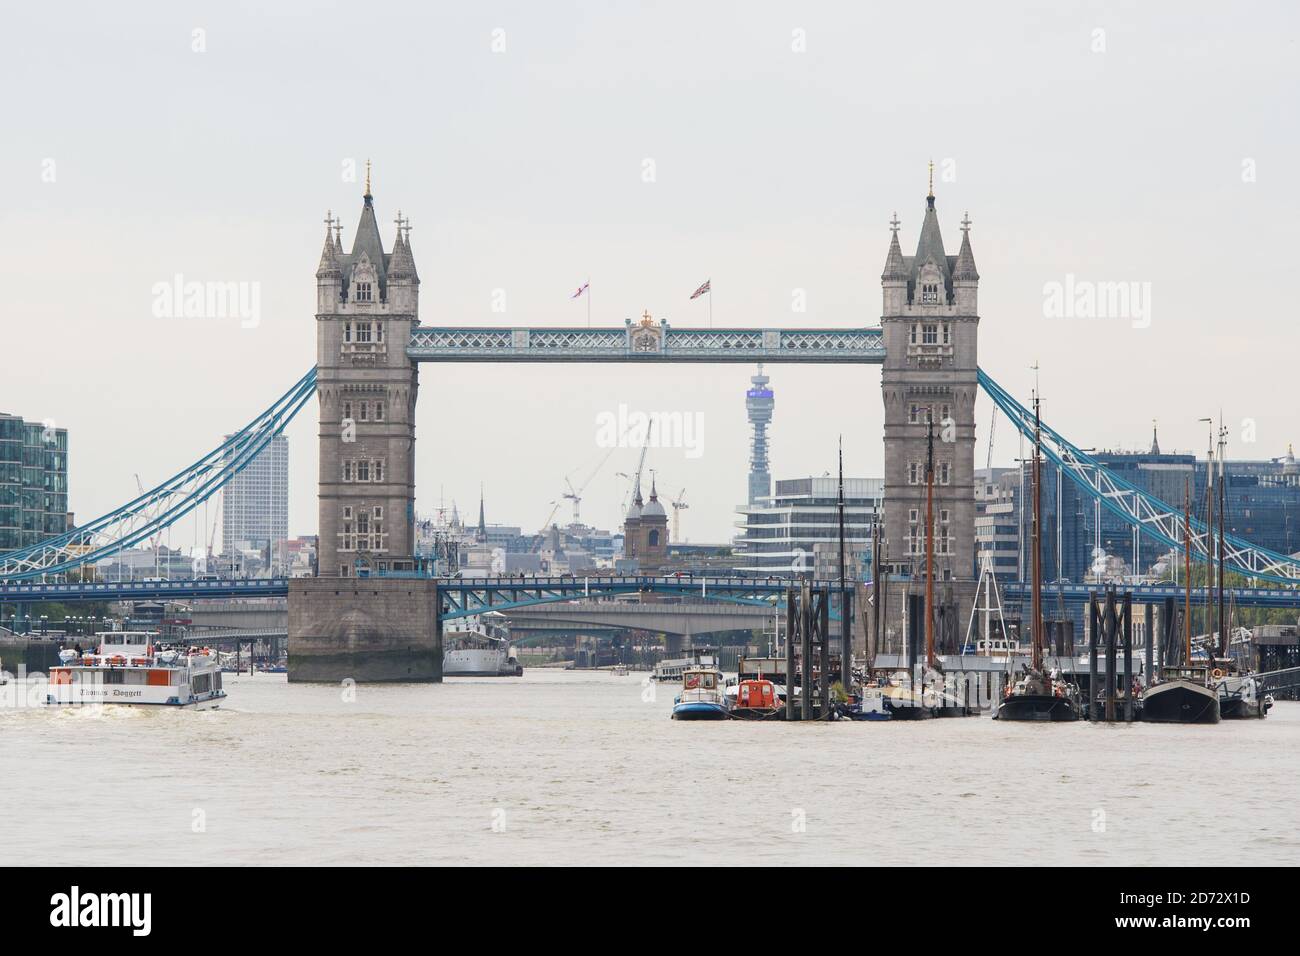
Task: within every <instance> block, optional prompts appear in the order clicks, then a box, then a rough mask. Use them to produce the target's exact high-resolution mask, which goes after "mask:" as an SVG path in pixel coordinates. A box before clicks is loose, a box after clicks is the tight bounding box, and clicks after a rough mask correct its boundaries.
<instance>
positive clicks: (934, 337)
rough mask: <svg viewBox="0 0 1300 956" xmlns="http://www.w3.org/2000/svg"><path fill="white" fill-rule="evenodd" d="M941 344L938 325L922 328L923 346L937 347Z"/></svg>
mask: <svg viewBox="0 0 1300 956" xmlns="http://www.w3.org/2000/svg"><path fill="white" fill-rule="evenodd" d="M938 343H939V327H938V326H937V325H926V326H922V328H921V344H922V345H937V344H938Z"/></svg>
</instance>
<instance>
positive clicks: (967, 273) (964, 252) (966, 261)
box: [952, 213, 980, 280]
mask: <svg viewBox="0 0 1300 956" xmlns="http://www.w3.org/2000/svg"><path fill="white" fill-rule="evenodd" d="M952 277H953V278H954V279H974V280H978V279H979V277H980V274H979V271H978V270H977V269H976V268H975V254H974V253H973V252H971V249H970V213H966V214H965V216H964V218H963V219H962V221H961V251H960V252H958V253H957V268H956V269H955V270H953V274H952Z"/></svg>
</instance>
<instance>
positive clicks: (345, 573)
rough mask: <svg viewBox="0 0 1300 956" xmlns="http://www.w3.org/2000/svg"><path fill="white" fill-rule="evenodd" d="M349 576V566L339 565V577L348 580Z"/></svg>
mask: <svg viewBox="0 0 1300 956" xmlns="http://www.w3.org/2000/svg"><path fill="white" fill-rule="evenodd" d="M347 576H348V566H347V565H346V564H340V565H339V577H341V578H346V577H347Z"/></svg>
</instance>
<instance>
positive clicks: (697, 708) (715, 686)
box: [672, 665, 729, 720]
mask: <svg viewBox="0 0 1300 956" xmlns="http://www.w3.org/2000/svg"><path fill="white" fill-rule="evenodd" d="M672 716H673V719H674V720H726V719H727V717H728V716H729V715H728V713H727V698H726V694H725V692H724V689H723V681H722V671H720V670H718V669H717V668H716V667H713V666H711V665H709V666H702V665H696V666H693V667H688V668H687V669H686V671H685V672H684V673H683V674H682V692H681V693H680V694H678V695H677V698H676V700H674V701H673V714H672Z"/></svg>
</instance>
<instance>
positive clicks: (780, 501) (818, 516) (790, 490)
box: [733, 477, 885, 576]
mask: <svg viewBox="0 0 1300 956" xmlns="http://www.w3.org/2000/svg"><path fill="white" fill-rule="evenodd" d="M884 495H885V482H884V479H882V478H845V479H844V544H845V563H846V564H849V565H851V566H857V567H865V566H867V564H868V563H869V562H868V561H867V560H865V557H864V556H865V555H867V554H868V552H869V551H870V548H871V527H872V524H873V523H874V522H876V521H877V520H879V516H880V509H881V501H882V499H883V498H884ZM838 501H839V479H838V478H831V477H826V478H796V479H792V480H782V481H778V482H776V493H775V494H773V495H770V496H767V497H764V498H759V499H758V500H757V501H755V502H754V503H753V504H750V505H743V506H741V507H740V508H739V509H738V511H739V513H740V515H741V519H740V520H739V521H737V522H736V526H737V527H738V528H740V529H741V532H740V534H739V535H738V536H737V537H736V540H735V542H734V552H733V553H734V554H735V555H736V557H737V558H738V559H739V563H740V566H739V567H738V568H737V570H739V571H743V572H746V573H749V574H764V575H789V576H797V575H800V574H808V575H811V574H812V572H813V571H814V570H815V566H816V561H817V555H818V553H819V552H826V548H825V546H826V545H827V544H830V543H835V544H836V545H838V542H839V509H838ZM818 545H822V547H821V548H818Z"/></svg>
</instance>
